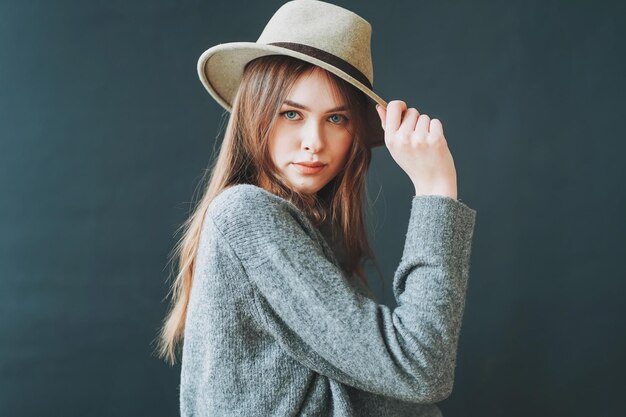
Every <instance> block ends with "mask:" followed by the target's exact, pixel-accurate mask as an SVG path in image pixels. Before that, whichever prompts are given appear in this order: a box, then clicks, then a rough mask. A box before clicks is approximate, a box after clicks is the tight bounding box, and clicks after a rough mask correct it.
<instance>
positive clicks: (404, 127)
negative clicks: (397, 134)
mask: <svg viewBox="0 0 626 417" xmlns="http://www.w3.org/2000/svg"><path fill="white" fill-rule="evenodd" d="M419 115H420V113H419V112H418V111H417V109H416V108H414V107H411V108H410V109H408V110H407V111H406V112H405V113H404V119H402V123H401V124H400V128H399V129H398V130H401V131H403V132H406V133H411V132H412V131H413V130H415V123H416V122H417V119H418V117H419Z"/></svg>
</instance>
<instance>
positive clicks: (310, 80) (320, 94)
mask: <svg viewBox="0 0 626 417" xmlns="http://www.w3.org/2000/svg"><path fill="white" fill-rule="evenodd" d="M323 71H324V70H322V69H321V68H318V67H315V69H313V70H311V71H307V72H305V73H303V74H301V75H300V77H298V79H297V80H296V82H295V83H294V85H293V86H292V88H291V90H289V93H288V94H287V97H286V99H287V100H290V101H295V102H296V103H301V104H303V105H305V106H307V107H309V108H311V109H319V110H325V109H327V108H330V107H335V106H339V105H343V104H345V100H344V99H343V97H342V96H341V94H340V92H339V91H336V90H335V88H334V85H333V84H332V82H331V80H329V79H328V76H327V75H326V74H324V73H323Z"/></svg>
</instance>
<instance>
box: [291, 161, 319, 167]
mask: <svg viewBox="0 0 626 417" xmlns="http://www.w3.org/2000/svg"><path fill="white" fill-rule="evenodd" d="M295 163H296V164H298V165H304V166H307V167H311V168H316V167H321V166H324V165H325V164H322V163H321V162H295Z"/></svg>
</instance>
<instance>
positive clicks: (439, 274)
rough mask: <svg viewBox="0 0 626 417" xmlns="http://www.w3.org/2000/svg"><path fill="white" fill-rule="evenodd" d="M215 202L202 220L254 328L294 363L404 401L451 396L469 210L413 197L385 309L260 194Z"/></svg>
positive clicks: (291, 216)
mask: <svg viewBox="0 0 626 417" xmlns="http://www.w3.org/2000/svg"><path fill="white" fill-rule="evenodd" d="M216 200H217V201H216ZM214 203H215V204H212V207H211V208H210V210H209V212H208V218H210V219H212V221H213V222H214V223H215V225H216V227H217V229H218V230H219V231H220V232H221V236H222V238H223V240H224V244H228V245H230V246H231V248H232V249H233V251H234V252H235V254H236V255H237V257H238V258H239V260H240V262H241V264H242V266H243V268H244V270H245V271H246V273H247V277H248V279H249V281H250V284H251V285H252V286H253V287H254V289H255V290H256V294H257V295H258V296H257V303H256V306H257V307H256V308H257V310H258V314H259V317H260V319H261V321H262V322H263V323H265V325H266V327H267V330H268V331H269V332H270V333H271V334H272V335H273V336H274V337H275V338H276V340H277V342H278V343H279V344H280V345H281V346H282V347H283V348H284V349H285V350H286V351H287V352H288V353H289V354H290V355H291V356H292V357H294V358H295V359H296V360H298V361H299V362H300V363H302V364H303V365H305V366H307V367H309V368H310V369H313V370H314V371H316V372H318V373H320V374H323V375H326V376H327V377H329V378H333V379H335V380H337V381H339V382H342V383H344V384H348V385H350V386H353V387H356V388H358V389H361V390H365V391H368V392H372V393H375V394H379V395H385V396H389V397H393V398H397V399H400V400H403V401H410V402H418V403H432V402H437V401H441V400H442V399H445V398H446V397H448V396H449V395H450V393H451V391H452V386H453V381H454V371H455V365H456V353H457V345H458V338H459V333H460V327H461V321H462V316H463V310H464V305H465V294H466V288H467V279H468V275H469V263H470V252H471V241H472V235H473V229H474V222H475V216H476V211H475V210H473V209H471V208H469V207H468V206H466V205H465V204H464V203H462V202H460V201H458V200H455V199H452V198H449V197H446V196H433V195H430V196H414V197H413V199H412V202H411V212H410V218H409V222H408V230H407V233H406V237H405V242H404V250H403V254H402V258H401V260H400V263H399V265H398V267H397V269H396V270H395V273H394V276H393V294H394V297H395V300H396V302H397V307H395V308H394V309H390V308H389V307H387V306H386V305H384V304H378V303H376V302H375V301H374V300H372V299H370V298H367V297H365V296H364V295H362V294H361V293H360V292H358V291H356V290H355V289H354V287H353V286H351V285H350V283H349V282H348V281H347V279H346V276H345V275H344V274H343V273H342V270H341V269H340V268H339V267H338V266H337V265H336V264H335V263H333V262H331V261H330V260H329V259H328V257H327V256H325V255H324V252H323V250H322V247H321V245H320V244H319V243H318V242H317V241H316V240H315V239H314V238H313V237H312V234H311V233H310V232H309V231H308V230H307V227H305V226H304V224H303V222H302V219H299V216H297V215H296V214H295V213H294V211H293V209H291V208H289V206H288V205H286V204H279V203H278V201H277V200H276V199H273V198H271V197H270V196H268V194H267V192H266V191H265V190H262V189H260V188H258V187H256V186H252V185H249V184H243V185H237V186H235V187H232V188H230V189H226V190H224V191H223V192H222V194H220V195H219V196H218V197H217V198H216V199H215V200H214ZM293 207H295V206H293Z"/></svg>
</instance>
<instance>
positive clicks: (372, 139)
mask: <svg viewBox="0 0 626 417" xmlns="http://www.w3.org/2000/svg"><path fill="white" fill-rule="evenodd" d="M267 55H288V56H292V57H294V58H298V59H301V60H303V61H306V62H310V63H312V64H314V65H317V66H319V67H321V68H323V69H325V70H327V71H329V72H331V73H333V74H335V75H336V76H338V77H339V78H341V79H343V80H345V81H347V82H349V83H350V84H352V85H354V86H355V87H356V88H358V89H359V90H361V91H363V92H364V93H365V94H366V95H367V97H369V100H368V106H367V120H368V123H369V126H367V132H368V134H367V137H366V138H365V141H366V143H367V144H368V145H369V146H370V147H371V148H374V147H378V146H382V145H384V143H385V136H384V135H385V131H384V130H383V128H382V125H381V123H380V116H378V112H377V111H376V104H380V105H381V106H383V107H385V108H386V107H387V102H385V100H383V99H382V98H380V97H379V96H378V95H377V94H376V93H374V92H373V91H372V90H371V89H369V88H368V87H367V86H365V85H363V84H362V83H361V82H360V81H358V80H356V79H355V78H353V77H351V76H350V75H348V74H346V73H345V72H343V71H341V70H340V69H338V68H336V67H334V66H332V65H330V64H327V63H326V62H324V61H322V60H319V59H317V58H314V57H311V56H309V55H306V54H303V53H301V52H297V51H293V50H291V49H287V48H283V47H280V46H274V45H265V44H262V43H256V42H229V43H222V44H218V45H215V46H213V47H211V48H209V49H207V50H206V51H204V52H203V53H202V55H200V58H199V59H198V76H199V77H200V81H201V82H202V84H203V85H204V87H205V88H206V90H207V91H208V92H209V94H211V96H212V97H213V98H214V99H215V100H216V101H217V102H218V103H219V104H220V105H221V106H222V107H223V108H224V109H226V110H227V111H228V112H230V111H231V110H232V103H233V100H234V98H235V95H236V94H237V89H238V88H239V83H240V82H241V78H242V76H243V69H244V67H245V65H246V64H247V63H248V62H250V61H252V60H253V59H255V58H259V57H262V56H267Z"/></svg>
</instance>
